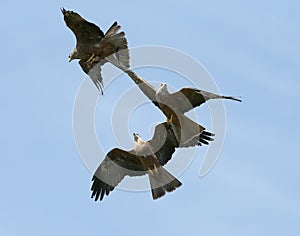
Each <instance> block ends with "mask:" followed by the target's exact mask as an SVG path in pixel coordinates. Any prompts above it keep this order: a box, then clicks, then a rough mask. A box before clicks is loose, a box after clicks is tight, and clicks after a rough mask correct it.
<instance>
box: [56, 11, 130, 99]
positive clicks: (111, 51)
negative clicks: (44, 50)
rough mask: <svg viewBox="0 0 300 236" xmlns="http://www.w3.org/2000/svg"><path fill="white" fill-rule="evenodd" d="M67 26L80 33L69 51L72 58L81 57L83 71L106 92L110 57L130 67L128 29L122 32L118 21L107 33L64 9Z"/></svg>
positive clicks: (98, 87) (125, 66) (75, 32)
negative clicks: (104, 67)
mask: <svg viewBox="0 0 300 236" xmlns="http://www.w3.org/2000/svg"><path fill="white" fill-rule="evenodd" d="M61 12H62V14H63V16H64V20H65V22H66V25H67V26H68V27H69V28H70V29H71V30H72V32H73V33H74V34H75V36H76V47H75V49H74V50H73V51H72V52H71V53H70V54H69V61H72V60H74V59H79V65H80V66H81V68H82V70H83V71H84V72H85V73H86V74H88V75H89V76H90V78H91V79H92V81H93V82H94V84H95V85H96V87H97V89H98V90H101V92H102V93H103V79H102V76H101V66H102V65H103V64H105V63H106V62H107V60H106V58H107V57H110V58H111V60H114V57H115V60H114V61H115V62H117V63H119V65H120V66H122V67H124V68H129V51H128V46H127V39H126V38H125V33H124V32H119V30H120V29H121V26H120V25H118V23H117V22H114V23H113V24H112V26H111V27H110V28H109V29H108V30H107V32H106V33H105V34H104V33H103V32H102V30H101V29H100V28H99V27H98V26H97V25H95V24H94V23H91V22H88V21H87V20H85V19H83V18H82V17H81V16H80V15H79V14H78V13H76V12H73V11H68V10H65V9H64V8H62V9H61Z"/></svg>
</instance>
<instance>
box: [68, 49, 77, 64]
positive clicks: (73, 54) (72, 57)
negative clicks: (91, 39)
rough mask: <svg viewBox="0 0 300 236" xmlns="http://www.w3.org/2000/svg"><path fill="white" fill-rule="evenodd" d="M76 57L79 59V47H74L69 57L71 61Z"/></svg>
mask: <svg viewBox="0 0 300 236" xmlns="http://www.w3.org/2000/svg"><path fill="white" fill-rule="evenodd" d="M74 59H79V53H78V51H77V48H74V50H73V51H72V52H70V54H69V57H68V60H69V62H70V61H72V60H74Z"/></svg>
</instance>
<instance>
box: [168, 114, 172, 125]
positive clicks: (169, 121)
mask: <svg viewBox="0 0 300 236" xmlns="http://www.w3.org/2000/svg"><path fill="white" fill-rule="evenodd" d="M172 122H173V114H172V115H171V117H170V119H168V118H167V124H168V125H171V124H172Z"/></svg>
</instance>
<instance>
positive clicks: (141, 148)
mask: <svg viewBox="0 0 300 236" xmlns="http://www.w3.org/2000/svg"><path fill="white" fill-rule="evenodd" d="M134 143H135V145H134V149H133V150H131V151H124V150H122V149H119V148H114V149H112V150H111V151H110V152H108V154H107V155H106V157H105V159H104V160H103V161H102V162H101V164H100V165H99V167H98V168H97V170H96V172H95V174H94V176H93V178H92V181H93V183H92V187H91V190H92V196H91V197H92V198H94V199H95V201H97V200H100V201H101V200H102V199H103V198H104V196H105V195H109V193H110V192H111V191H113V190H114V188H115V187H116V186H117V185H118V184H119V183H120V182H121V181H122V179H123V178H124V177H125V176H142V175H145V174H148V177H149V180H150V186H151V192H152V198H153V199H157V198H160V197H162V196H163V195H165V193H166V192H172V191H173V190H175V189H176V188H178V187H180V186H181V182H180V181H179V180H177V179H176V178H175V177H174V176H173V175H172V174H170V173H169V172H168V171H167V170H165V169H164V168H163V167H162V166H163V165H165V164H166V163H167V162H168V161H169V160H170V159H171V157H172V154H173V153H174V152H175V148H177V147H179V146H178V142H177V140H176V137H175V135H174V133H173V130H172V127H171V126H170V125H169V124H167V123H166V122H165V123H161V124H158V125H157V126H156V127H155V132H154V135H153V137H152V139H151V140H149V141H147V142H146V141H144V140H142V139H141V137H140V136H139V135H138V134H134Z"/></svg>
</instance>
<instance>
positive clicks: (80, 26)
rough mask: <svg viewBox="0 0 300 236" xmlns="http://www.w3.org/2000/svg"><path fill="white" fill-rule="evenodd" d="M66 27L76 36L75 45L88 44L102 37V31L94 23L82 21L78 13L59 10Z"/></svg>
mask: <svg viewBox="0 0 300 236" xmlns="http://www.w3.org/2000/svg"><path fill="white" fill-rule="evenodd" d="M61 12H62V13H63V15H64V20H65V22H66V24H67V26H68V27H69V28H70V29H71V30H72V31H73V33H74V34H75V36H76V40H77V45H80V44H90V43H94V42H97V41H99V39H102V38H103V37H104V34H103V32H102V30H101V29H100V28H99V27H98V26H97V25H95V24H94V23H91V22H88V21H87V20H85V19H83V18H82V17H81V16H80V15H79V14H78V13H76V12H73V11H68V10H66V9H64V8H62V9H61Z"/></svg>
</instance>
